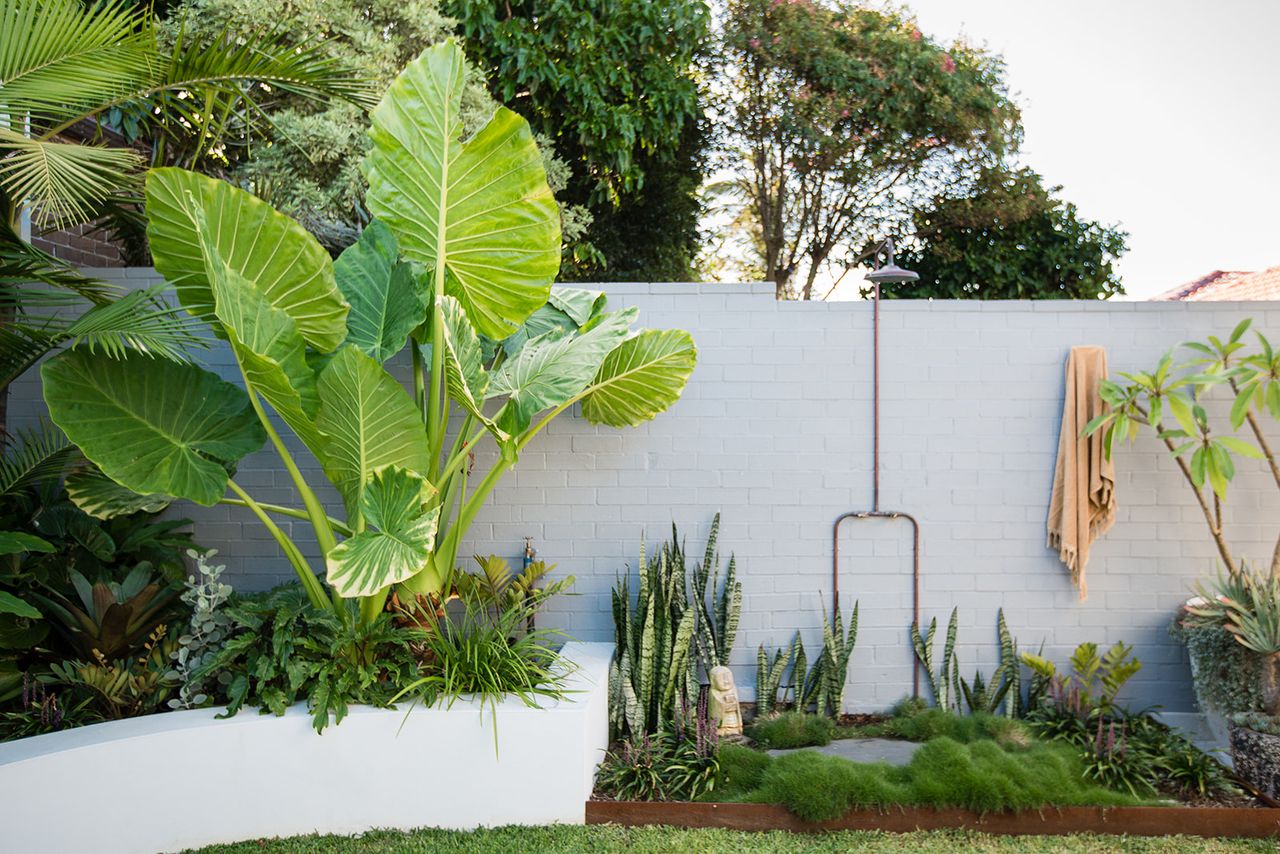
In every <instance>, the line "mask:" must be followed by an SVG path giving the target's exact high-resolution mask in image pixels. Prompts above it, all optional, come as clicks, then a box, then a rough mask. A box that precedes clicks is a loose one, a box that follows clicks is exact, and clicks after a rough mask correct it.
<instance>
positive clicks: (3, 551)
mask: <svg viewBox="0 0 1280 854" xmlns="http://www.w3.org/2000/svg"><path fill="white" fill-rule="evenodd" d="M53 551H54V548H53V544H52V543H50V542H49V541H48V540H46V539H45V538H44V537H37V536H36V535H35V534H27V533H23V532H22V531H0V555H20V554H25V553H26V552H44V553H45V554H51V553H52V552H53Z"/></svg>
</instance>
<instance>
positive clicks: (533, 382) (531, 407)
mask: <svg viewBox="0 0 1280 854" xmlns="http://www.w3.org/2000/svg"><path fill="white" fill-rule="evenodd" d="M636 314H637V311H636V309H635V308H628V309H624V310H622V311H617V312H613V313H612V314H606V315H604V316H602V317H601V318H599V320H598V321H597V322H596V323H595V325H593V326H592V327H591V328H590V329H588V330H587V331H586V332H583V333H581V334H577V333H568V334H567V333H564V332H561V331H559V330H552V331H551V332H547V333H545V334H543V335H540V336H539V337H537V338H535V339H533V340H531V341H530V342H529V343H527V344H525V345H524V347H522V348H520V352H519V353H517V354H516V356H515V358H514V359H511V360H510V361H508V362H506V363H505V364H503V366H502V368H501V369H499V370H498V372H497V373H496V374H495V375H494V378H493V383H492V384H491V386H490V394H494V395H498V394H506V395H509V398H508V400H507V403H506V406H505V407H503V410H502V416H501V417H500V418H499V420H498V423H499V425H500V426H502V427H503V428H504V429H506V430H508V431H510V432H513V433H519V432H522V431H523V430H525V429H526V428H527V427H528V426H529V424H530V423H531V422H532V420H533V416H534V415H536V414H537V413H539V412H541V411H542V410H544V409H550V408H551V407H553V406H559V405H560V404H562V403H565V402H567V401H569V400H570V399H572V398H573V397H574V396H575V395H577V394H579V393H580V392H581V391H582V390H583V389H585V388H586V387H587V384H588V383H590V382H591V380H592V378H593V377H594V376H595V375H596V372H597V371H598V370H599V369H600V365H601V363H602V362H604V359H605V357H606V356H607V355H609V353H610V352H611V351H612V350H613V349H614V348H615V347H617V346H618V345H620V344H621V343H622V341H623V339H624V338H626V336H627V333H628V331H629V329H630V327H631V324H632V322H633V321H634V320H635V319H636Z"/></svg>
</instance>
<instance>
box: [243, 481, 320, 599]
mask: <svg viewBox="0 0 1280 854" xmlns="http://www.w3.org/2000/svg"><path fill="white" fill-rule="evenodd" d="M227 486H229V487H230V488H231V491H232V492H234V493H235V494H236V495H238V496H240V500H241V502H242V503H243V506H245V507H248V508H249V509H250V510H251V511H253V514H254V515H255V516H257V517H258V519H259V521H261V522H262V524H263V525H265V526H266V529H267V531H269V532H270V534H271V536H272V537H274V538H275V541H276V542H277V543H279V544H280V548H281V549H282V550H283V551H284V556H285V557H286V558H287V559H288V561H289V563H290V564H291V565H292V566H293V570H294V572H296V573H297V574H298V579H299V580H300V581H301V582H302V588H303V589H304V590H306V591H307V598H308V599H310V600H311V604H312V605H314V606H315V607H316V608H319V609H321V610H327V609H329V607H330V603H329V601H328V599H327V598H326V596H325V592H324V586H323V585H322V584H321V583H320V579H318V578H316V574H315V573H314V572H312V571H311V567H310V566H308V565H307V559H306V558H305V557H303V556H302V552H301V551H299V550H298V546H297V545H296V544H295V543H294V542H293V540H291V539H289V535H288V534H286V533H285V532H284V531H282V530H280V526H279V525H277V524H276V523H275V521H274V520H273V519H272V518H271V517H270V516H269V515H267V511H266V509H265V508H264V507H263V506H262V505H260V504H259V503H258V502H256V501H254V500H253V498H252V497H251V496H250V495H249V493H247V492H245V491H244V490H243V489H242V488H241V487H240V484H238V483H236V482H235V481H234V480H232V479H230V478H228V479H227Z"/></svg>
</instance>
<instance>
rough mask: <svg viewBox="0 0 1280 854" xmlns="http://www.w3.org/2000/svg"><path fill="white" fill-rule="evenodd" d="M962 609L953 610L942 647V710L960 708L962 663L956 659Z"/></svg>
mask: <svg viewBox="0 0 1280 854" xmlns="http://www.w3.org/2000/svg"><path fill="white" fill-rule="evenodd" d="M959 620H960V609H959V607H956V608H952V609H951V619H950V620H948V621H947V637H946V640H945V642H944V643H943V646H942V672H941V674H939V682H940V683H941V684H942V703H941V705H942V708H944V709H949V708H951V707H952V704H953V703H954V704H955V706H957V707H958V706H959V703H960V698H959V696H958V695H957V686H958V685H959V682H960V663H959V661H958V659H957V658H956V635H957V633H958V630H959Z"/></svg>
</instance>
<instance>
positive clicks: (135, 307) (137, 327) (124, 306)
mask: <svg viewBox="0 0 1280 854" xmlns="http://www.w3.org/2000/svg"><path fill="white" fill-rule="evenodd" d="M164 287H166V286H164V285H159V286H157V287H155V288H150V289H148V290H145V291H134V292H132V293H129V294H126V295H125V296H123V297H121V298H120V299H118V300H116V301H115V302H112V303H108V304H106V305H100V306H97V307H96V308H93V309H90V310H89V311H88V312H86V313H85V314H83V315H82V316H81V317H80V318H78V319H77V320H76V321H75V322H74V323H72V324H71V325H70V326H68V327H67V328H66V330H65V332H64V333H63V335H64V340H66V341H67V342H69V343H70V345H71V347H72V348H78V347H84V348H86V349H88V350H89V351H90V352H97V351H99V350H101V351H102V352H103V353H104V354H105V355H107V356H109V357H111V358H113V359H118V358H121V357H122V356H123V355H124V353H125V351H126V350H129V349H133V350H137V351H139V352H142V353H146V354H147V355H149V356H155V357H158V358H162V359H169V360H171V361H174V362H187V361H190V360H189V358H188V357H187V353H186V351H187V350H188V349H194V348H202V349H207V348H208V346H209V342H208V341H207V340H206V339H204V338H202V337H200V336H199V335H197V334H196V333H195V331H194V329H195V328H196V326H195V319H194V318H191V317H188V316H187V315H186V314H184V313H183V312H182V310H181V309H180V308H177V307H175V306H171V305H168V304H167V303H165V302H163V301H162V300H160V299H158V297H157V294H158V293H159V291H160V290H161V289H162V288H164Z"/></svg>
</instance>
